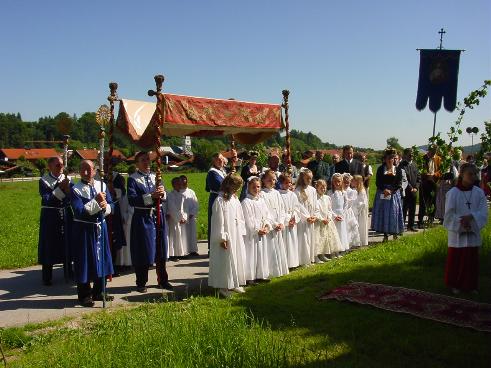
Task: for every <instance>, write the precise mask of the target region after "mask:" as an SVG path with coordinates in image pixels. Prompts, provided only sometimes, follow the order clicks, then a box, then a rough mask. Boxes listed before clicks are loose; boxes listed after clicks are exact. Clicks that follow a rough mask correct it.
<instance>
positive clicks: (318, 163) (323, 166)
mask: <svg viewBox="0 0 491 368" xmlns="http://www.w3.org/2000/svg"><path fill="white" fill-rule="evenodd" d="M323 159H324V152H322V151H316V152H315V160H312V161H310V162H309V164H308V165H307V167H308V169H309V170H310V171H312V174H313V176H314V177H313V178H314V181H316V180H319V179H323V180H329V164H328V163H327V162H325V161H324V160H323Z"/></svg>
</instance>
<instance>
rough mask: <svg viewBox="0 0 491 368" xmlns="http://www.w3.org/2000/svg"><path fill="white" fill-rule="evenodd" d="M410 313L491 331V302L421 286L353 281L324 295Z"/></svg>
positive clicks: (324, 296) (328, 297)
mask: <svg viewBox="0 0 491 368" xmlns="http://www.w3.org/2000/svg"><path fill="white" fill-rule="evenodd" d="M320 299H322V300H326V299H335V300H339V301H350V302H354V303H359V304H368V305H371V306H374V307H377V308H381V309H385V310H389V311H393V312H399V313H407V314H411V315H413V316H416V317H420V318H425V319H431V320H434V321H438V322H443V323H448V324H452V325H455V326H460V327H469V328H472V329H474V330H477V331H485V332H491V304H484V303H478V302H474V301H471V300H465V299H458V298H452V297H449V296H446V295H440V294H433V293H429V292H425V291H420V290H413V289H406V288H402V287H394V286H388V285H381V284H370V283H366V282H352V283H350V284H347V285H343V286H340V287H338V288H335V289H333V290H331V291H329V292H328V293H326V294H324V295H323V296H321V297H320Z"/></svg>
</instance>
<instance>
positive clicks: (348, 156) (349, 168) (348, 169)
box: [334, 145, 364, 176]
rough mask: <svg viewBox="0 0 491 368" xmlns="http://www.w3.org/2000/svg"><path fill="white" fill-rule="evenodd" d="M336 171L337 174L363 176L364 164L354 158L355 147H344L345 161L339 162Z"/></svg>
mask: <svg viewBox="0 0 491 368" xmlns="http://www.w3.org/2000/svg"><path fill="white" fill-rule="evenodd" d="M334 170H335V171H336V172H337V173H340V174H344V173H350V174H351V175H361V176H364V175H363V163H362V162H361V161H360V160H357V159H355V158H353V146H349V145H348V146H344V147H343V159H342V160H341V161H339V162H338V163H337V164H336V165H335V166H334Z"/></svg>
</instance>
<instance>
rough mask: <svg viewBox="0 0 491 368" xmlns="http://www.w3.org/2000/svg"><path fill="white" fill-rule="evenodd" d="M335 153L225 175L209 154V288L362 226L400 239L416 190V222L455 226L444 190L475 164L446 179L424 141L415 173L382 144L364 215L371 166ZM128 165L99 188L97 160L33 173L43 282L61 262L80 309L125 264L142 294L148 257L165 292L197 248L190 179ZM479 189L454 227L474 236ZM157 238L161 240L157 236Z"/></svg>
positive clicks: (252, 165)
mask: <svg viewBox="0 0 491 368" xmlns="http://www.w3.org/2000/svg"><path fill="white" fill-rule="evenodd" d="M332 158H333V163H332V164H328V163H327V162H325V161H324V160H323V153H322V152H321V151H318V152H316V154H315V159H313V160H311V161H310V162H309V163H308V165H307V167H302V168H297V167H295V166H291V165H288V160H287V159H288V157H287V156H286V155H283V156H282V157H281V158H280V157H279V156H278V155H274V154H273V155H270V156H269V158H268V165H267V166H266V167H262V168H261V167H259V166H258V165H257V153H256V152H250V153H249V160H248V163H247V164H246V165H244V166H243V167H242V169H241V170H240V175H239V173H238V172H237V173H236V172H235V170H233V169H232V170H231V171H233V172H232V173H230V172H229V173H227V172H226V159H225V158H224V157H223V155H221V154H220V153H217V154H215V155H214V156H213V158H212V167H211V168H210V170H209V171H208V173H207V177H206V188H205V189H206V191H208V192H209V200H208V234H209V236H208V250H209V258H210V261H209V285H210V286H212V287H214V288H216V289H218V290H219V293H220V294H221V295H223V296H225V297H228V296H230V295H231V293H232V292H239V293H241V292H244V291H245V290H244V288H243V287H244V286H245V285H248V284H256V283H258V282H267V281H269V280H270V279H271V278H273V277H279V276H282V275H286V274H288V273H289V272H290V271H291V270H292V269H295V268H297V267H300V266H308V265H311V264H312V263H323V262H327V261H329V260H330V259H333V258H338V257H342V256H343V254H345V253H346V252H347V251H349V250H351V249H353V248H357V247H360V246H364V245H368V230H369V228H371V229H373V230H375V231H376V232H379V233H382V234H384V241H387V240H388V237H389V236H390V235H392V236H393V237H394V238H397V237H398V236H399V235H401V234H402V233H403V232H404V231H405V230H406V229H407V230H409V231H416V230H415V227H416V223H415V217H416V202H417V200H416V199H417V197H418V194H419V215H418V225H420V226H421V225H422V223H423V218H424V217H425V216H427V218H429V219H430V220H433V218H435V217H436V218H441V219H442V220H443V219H444V218H445V221H444V222H443V223H444V225H445V226H446V227H447V228H448V229H449V232H450V231H455V228H456V226H457V225H456V222H455V221H456V220H448V219H449V218H450V217H451V215H450V214H449V213H450V212H451V211H452V209H456V208H460V207H459V206H461V203H452V204H450V205H449V204H448V203H449V202H448V201H449V198H450V197H455V188H454V184H455V183H456V182H455V181H454V180H453V179H454V178H457V176H458V172H457V170H458V169H461V173H460V176H458V178H459V181H457V185H456V188H457V189H459V188H461V189H462V188H464V189H462V190H469V188H468V187H466V185H467V184H466V183H467V182H464V184H462V183H463V182H462V178H463V176H462V169H464V171H465V172H467V171H469V170H470V169H468V168H467V169H466V167H474V168H475V166H473V165H471V164H468V165H470V166H465V165H467V164H462V165H460V167H459V168H457V167H456V166H455V167H454V166H453V167H452V168H451V169H450V170H449V173H446V174H444V175H442V174H441V173H440V172H439V161H438V157H437V156H436V155H435V151H434V149H433V148H431V147H430V150H429V151H428V153H427V154H426V155H425V156H424V160H423V162H424V165H425V167H424V170H423V173H424V174H420V171H421V170H420V168H418V167H417V166H416V164H415V163H414V162H413V157H412V150H411V149H406V150H404V152H403V155H402V160H401V159H400V156H399V154H398V152H397V151H395V150H394V149H387V150H385V151H384V155H383V162H382V164H381V165H380V166H379V167H378V168H377V171H376V174H375V180H376V193H375V200H374V204H373V209H372V215H371V223H370V222H369V201H368V198H369V184H370V180H371V178H372V176H373V171H372V168H371V166H370V165H369V164H368V163H367V160H366V157H364V156H362V155H359V156H358V157H355V155H354V152H353V147H351V146H345V147H343V150H342V157H339V156H338V155H334V156H333V157H332ZM234 159H235V157H232V160H234ZM135 163H136V168H137V170H136V171H135V172H134V173H133V174H131V175H130V176H129V178H128V180H127V183H125V180H124V178H123V177H122V176H121V175H120V174H118V173H116V172H114V173H112V174H113V175H112V183H110V184H111V185H107V183H105V182H104V181H102V180H100V178H99V177H98V174H97V171H96V169H95V167H94V163H93V162H91V161H89V160H84V161H82V163H81V165H80V176H81V180H80V181H79V182H78V183H74V182H72V181H71V180H70V178H69V177H67V176H66V175H65V174H64V173H63V169H64V167H63V162H62V160H61V158H59V157H53V158H51V159H50V160H49V161H48V167H49V173H47V174H46V175H44V176H43V177H42V178H41V179H40V182H39V190H40V194H41V198H42V206H41V217H40V232H39V248H38V249H39V263H40V264H41V265H42V280H43V282H44V284H45V285H51V283H52V270H53V265H55V264H59V263H63V264H64V269H65V276H66V277H67V278H68V277H72V278H73V279H74V280H75V281H76V283H77V292H78V300H79V302H80V304H81V305H83V306H88V307H90V306H93V305H94V301H98V300H103V299H104V300H111V299H112V296H110V295H109V294H107V293H104V290H105V282H106V279H107V278H108V277H112V276H117V275H118V273H119V272H121V271H127V270H128V268H130V267H133V270H134V272H135V276H136V281H135V283H136V290H137V291H138V292H140V293H145V292H146V291H147V289H146V285H147V283H148V272H149V269H150V267H152V266H153V265H155V266H156V270H157V281H158V284H159V286H160V287H162V288H165V289H169V290H171V289H172V288H173V286H172V285H171V284H170V283H169V277H168V274H167V271H166V262H167V261H168V260H169V259H170V260H174V261H178V260H179V259H180V258H182V257H187V256H198V255H199V254H198V246H197V235H196V234H197V232H196V219H197V214H198V210H199V203H198V199H197V197H196V194H195V192H194V191H193V190H192V189H191V188H189V187H188V183H187V177H186V176H184V175H182V176H179V177H175V178H173V179H172V189H171V190H167V191H166V190H165V189H164V187H163V186H162V185H160V186H156V178H155V174H153V173H152V172H151V171H150V157H149V154H148V153H146V152H140V153H138V154H137V155H136V156H135ZM232 167H234V166H233V165H232ZM466 170H467V171H466ZM476 172H477V171H476ZM450 175H453V176H450ZM466 175H467V174H466ZM485 175H486V174H485ZM467 176H470V174H469V175H467ZM467 176H465V175H464V177H465V178H467ZM489 177H491V175H489ZM448 183H450V184H449V185H447V184H448ZM459 183H460V184H459ZM474 184H475V183H474ZM459 185H460V187H459ZM241 188H242V190H240V189H241ZM474 188H476V189H478V188H477V187H475V185H474V186H471V189H472V193H473V194H474V191H475V190H474ZM479 190H480V191H481V192H476V193H477V194H475V197H476V198H477V197H479V198H480V199H479V201H476V206H478V207H476V211H481V212H479V213H480V215H479V214H478V213H477V212H472V214H473V216H474V217H472V218H469V219H467V220H465V221H464V222H465V223H461V226H463V229H466V231H467V232H468V233H469V234H470V233H472V232H473V233H474V234H476V232H477V234H478V233H479V229H480V228H482V226H484V224H485V221H484V220H483V218H484V219H485V217H483V216H484V212H483V211H484V210H483V209H482V203H483V202H482V200H481V199H482V198H484V203H486V201H485V194H484V193H482V190H481V189H479ZM447 193H451V194H452V195H450V194H449V195H447ZM481 194H482V196H481ZM442 196H443V201H442V200H441V197H442ZM445 198H447V202H445ZM467 202H470V201H469V200H468V201H467ZM158 203H161V210H160V211H157V207H156V206H157V204H158ZM472 205H474V202H472ZM479 206H480V207H479ZM468 207H469V210H471V209H472V206H470V205H469V206H468ZM158 212H160V217H159V218H157V213H158ZM460 212H462V211H460ZM460 212H459V213H460ZM464 212H465V211H464ZM440 213H443V215H440ZM486 215H487V207H486ZM438 216H441V217H438ZM465 216H468V214H467V215H465ZM478 216H480V217H479V221H478V220H477V218H478ZM406 218H407V227H406V226H405V219H406ZM452 221H453V222H452ZM483 221H484V222H483ZM476 223H477V224H478V225H476V226H474V225H475V224H476ZM448 224H451V225H448ZM473 226H474V227H473ZM469 229H470V230H469ZM469 236H470V235H469ZM156 239H160V243H159V244H157V242H156ZM450 239H452V242H453V243H452V244H454V245H453V246H455V244H461V243H465V244H466V245H464V247H475V246H477V245H476V244H479V242H480V238H478V237H476V238H472V239H471V238H470V237H469V238H466V239H467V240H465V241H464V240H462V239H463V238H462V234H461V233H458V234H457V235H455V236H453V237H450V236H449V242H450ZM449 247H450V243H449ZM449 249H450V248H449ZM464 253H465V252H464ZM461 254H462V251H453V252H452V254H450V252H449V259H448V260H447V268H448V270H447V276H446V279H447V281H448V282H447V284H448V285H449V287H452V288H453V289H455V290H467V289H469V288H471V289H474V288H477V284H475V283H471V284H469V285H470V286H469V285H467V284H466V285H462V284H461V281H457V282H455V279H459V277H457V276H455V275H454V273H452V267H453V268H455V267H461V264H460V263H459V261H458V260H459V259H460V260H461V259H465V262H469V261H468V260H469V259H472V262H471V263H469V264H467V263H466V267H467V268H469V267H474V266H475V262H476V261H475V260H476V255H475V253H472V255H471V256H470V258H469V256H462V255H461ZM465 254H467V253H465ZM456 260H457V261H456ZM452 275H453V276H452ZM452 280H454V281H452ZM459 280H460V279H459ZM473 280H474V279H473ZM466 282H467V281H466ZM473 282H474V281H473ZM476 282H477V281H476Z"/></svg>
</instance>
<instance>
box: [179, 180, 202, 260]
mask: <svg viewBox="0 0 491 368" xmlns="http://www.w3.org/2000/svg"><path fill="white" fill-rule="evenodd" d="M180 179H181V193H182V195H183V197H184V213H185V214H186V215H187V217H188V221H187V222H186V224H185V225H184V227H185V228H186V240H187V249H188V252H189V255H191V256H198V255H199V254H198V239H197V235H196V219H197V217H198V211H199V204H198V197H196V193H195V192H194V190H192V189H191V188H188V178H187V176H186V175H181V176H180Z"/></svg>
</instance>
